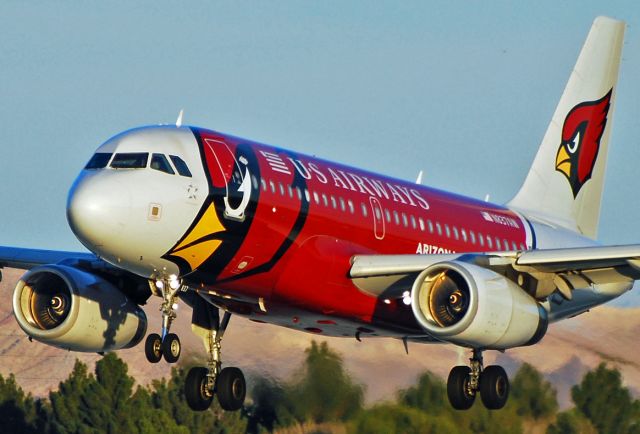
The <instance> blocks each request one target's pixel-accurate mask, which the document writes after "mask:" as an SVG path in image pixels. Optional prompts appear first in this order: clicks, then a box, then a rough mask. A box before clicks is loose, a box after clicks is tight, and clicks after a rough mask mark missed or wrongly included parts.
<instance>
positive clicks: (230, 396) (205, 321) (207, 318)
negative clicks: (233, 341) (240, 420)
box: [184, 301, 247, 411]
mask: <svg viewBox="0 0 640 434" xmlns="http://www.w3.org/2000/svg"><path fill="white" fill-rule="evenodd" d="M230 319H231V314H230V313H229V312H225V313H224V315H223V317H222V321H220V314H219V311H218V309H217V308H214V307H213V306H211V305H209V304H208V303H206V302H204V301H201V302H199V303H196V304H195V305H194V307H193V325H192V328H193V329H194V332H196V334H199V335H200V336H201V337H202V338H203V341H204V345H205V348H206V350H207V356H208V357H207V367H206V368H204V367H195V368H191V369H190V370H189V372H188V373H187V378H186V381H185V390H184V392H185V397H186V399H187V404H189V407H191V409H192V410H195V411H204V410H206V409H207V408H209V406H210V405H211V402H212V401H213V396H214V394H215V395H218V402H219V403H220V407H222V409H223V410H227V411H235V410H239V409H240V408H241V407H242V405H243V404H244V399H245V396H246V393H247V385H246V382H245V379H244V375H243V374H242V371H241V370H240V369H238V368H232V367H226V368H222V360H221V357H220V352H221V349H222V337H223V336H224V332H225V330H226V329H227V326H228V325H229V320H230Z"/></svg>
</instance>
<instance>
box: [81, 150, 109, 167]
mask: <svg viewBox="0 0 640 434" xmlns="http://www.w3.org/2000/svg"><path fill="white" fill-rule="evenodd" d="M112 155H113V154H106V153H103V152H98V153H96V154H93V157H91V160H89V162H88V163H87V165H86V166H84V168H85V169H87V170H92V169H104V168H105V167H107V164H108V163H109V160H111V156H112Z"/></svg>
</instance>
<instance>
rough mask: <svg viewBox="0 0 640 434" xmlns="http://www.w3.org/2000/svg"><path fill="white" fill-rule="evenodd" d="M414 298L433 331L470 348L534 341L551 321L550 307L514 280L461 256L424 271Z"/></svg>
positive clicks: (414, 304) (417, 314) (422, 318)
mask: <svg viewBox="0 0 640 434" xmlns="http://www.w3.org/2000/svg"><path fill="white" fill-rule="evenodd" d="M411 298H412V304H411V307H412V310H413V313H414V315H415V317H416V319H417V320H418V322H419V323H420V325H421V326H422V327H424V329H425V330H426V331H427V332H428V333H429V334H430V335H432V336H433V337H436V338H438V339H441V340H443V341H447V342H452V343H456V344H459V345H463V346H467V347H472V348H483V349H506V348H512V347H518V346H524V345H532V344H534V343H536V342H538V341H540V339H542V337H543V336H544V335H545V333H546V331H547V326H548V323H549V321H548V317H547V311H546V310H545V309H544V308H543V307H542V306H541V305H540V304H539V303H538V302H537V301H536V300H535V299H534V298H533V297H531V296H530V295H529V294H527V293H526V292H525V291H524V290H523V289H522V288H520V287H519V286H518V285H516V284H515V282H513V281H511V280H509V279H507V278H506V277H504V276H502V275H500V274H498V273H495V272H494V271H491V270H489V269H486V268H483V267H479V266H477V265H473V264H468V263H465V262H460V261H450V262H441V263H438V264H434V265H432V266H431V267H429V268H427V269H426V270H424V271H423V272H422V273H420V274H419V275H418V277H417V278H416V280H415V282H414V284H413V288H412V291H411Z"/></svg>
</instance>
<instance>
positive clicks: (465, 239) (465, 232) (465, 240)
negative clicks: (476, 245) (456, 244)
mask: <svg viewBox="0 0 640 434" xmlns="http://www.w3.org/2000/svg"><path fill="white" fill-rule="evenodd" d="M460 233H461V234H462V241H464V242H465V243H466V242H467V231H465V230H464V229H460Z"/></svg>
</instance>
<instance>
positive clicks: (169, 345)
mask: <svg viewBox="0 0 640 434" xmlns="http://www.w3.org/2000/svg"><path fill="white" fill-rule="evenodd" d="M181 349H182V346H181V345H180V338H178V335H176V334H175V333H169V334H167V335H166V336H165V337H164V340H163V341H162V355H163V356H164V359H165V360H166V361H167V363H175V362H177V361H178V359H179V358H180V351H181Z"/></svg>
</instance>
